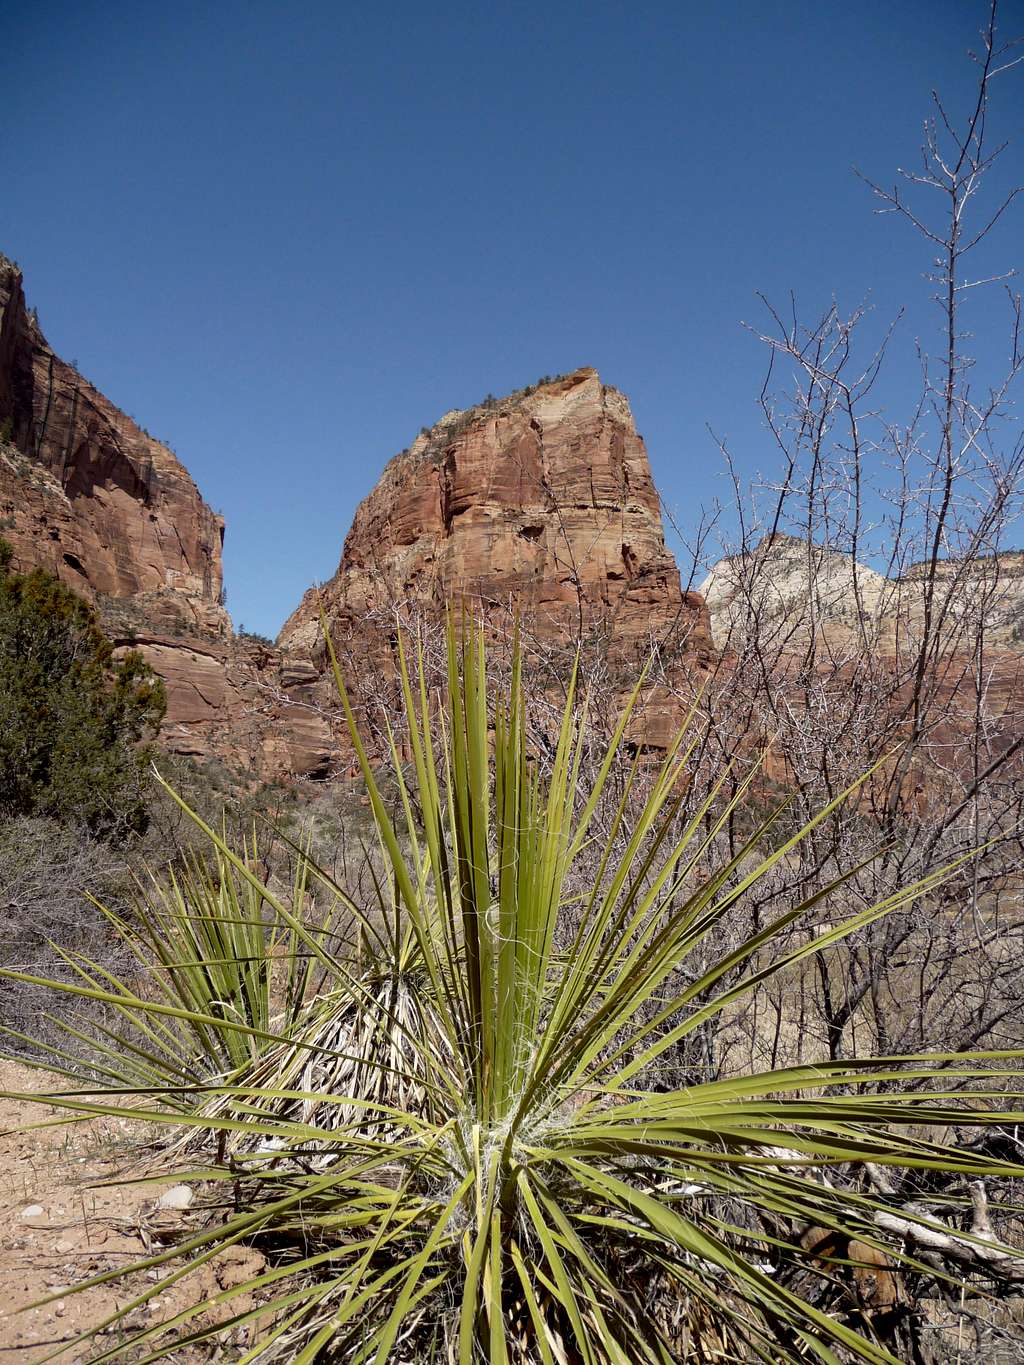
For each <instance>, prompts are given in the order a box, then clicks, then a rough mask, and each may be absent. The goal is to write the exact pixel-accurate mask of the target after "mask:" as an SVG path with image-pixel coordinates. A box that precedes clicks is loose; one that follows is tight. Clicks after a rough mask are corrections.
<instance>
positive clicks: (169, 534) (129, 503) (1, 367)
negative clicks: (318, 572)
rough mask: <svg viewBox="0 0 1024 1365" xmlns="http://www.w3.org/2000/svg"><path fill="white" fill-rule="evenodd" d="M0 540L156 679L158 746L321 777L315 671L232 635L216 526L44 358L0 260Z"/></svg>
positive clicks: (75, 377) (14, 272)
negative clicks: (159, 686)
mask: <svg viewBox="0 0 1024 1365" xmlns="http://www.w3.org/2000/svg"><path fill="white" fill-rule="evenodd" d="M0 535H2V536H3V537H4V538H5V539H6V540H7V541H8V542H9V543H10V544H11V545H12V546H13V548H14V554H15V561H14V562H15V567H16V568H22V569H25V568H33V567H40V568H44V569H47V570H48V571H49V572H51V573H54V574H56V575H57V576H58V577H60V578H61V579H62V580H63V581H64V582H66V583H67V584H68V585H69V586H70V587H72V588H74V589H75V591H76V592H78V593H80V594H81V595H82V596H83V597H85V598H87V599H88V600H89V601H90V602H92V603H93V604H94V605H95V606H96V608H97V609H98V611H99V613H100V617H101V620H102V621H103V624H104V627H105V629H106V630H107V632H108V634H109V635H110V636H111V638H112V639H113V640H114V641H115V643H116V644H119V645H127V644H129V643H130V644H132V645H133V647H136V648H138V649H140V650H141V651H142V653H143V654H144V655H145V656H146V657H147V659H148V660H149V662H150V663H151V664H152V665H153V666H154V667H155V668H156V669H157V671H158V672H159V673H160V674H161V675H162V676H163V678H164V679H165V682H166V684H167V693H168V710H167V717H166V721H165V724H164V728H163V732H162V742H163V743H164V744H166V745H167V747H169V748H171V749H172V750H175V751H177V752H179V753H184V754H189V755H192V756H195V757H198V758H210V757H217V758H220V759H223V760H225V761H227V762H229V763H232V764H236V765H241V766H244V767H246V768H248V769H250V770H251V771H252V772H254V773H256V774H258V775H260V776H263V777H271V776H278V775H281V774H284V773H297V774H321V773H323V772H324V771H325V770H326V767H327V764H328V762H329V758H330V736H329V732H328V730H327V727H326V726H325V724H324V723H323V721H321V720H320V718H319V716H318V715H317V713H316V712H315V711H312V710H311V709H310V708H309V706H308V704H307V692H308V685H309V683H310V681H311V680H312V679H313V677H315V674H314V673H313V670H312V669H311V668H309V666H308V665H303V664H301V663H298V664H292V663H290V662H289V661H285V660H284V659H283V658H282V657H281V656H280V655H279V654H278V653H277V652H276V651H273V650H265V649H260V648H256V649H254V648H253V647H251V646H249V645H247V644H246V643H245V642H244V641H242V642H239V641H237V640H236V639H235V636H234V633H233V631H232V627H231V620H230V617H229V616H228V614H227V612H226V611H225V610H224V607H223V605H222V581H223V580H222V568H221V544H222V541H223V535H224V525H223V521H222V520H221V518H220V517H218V516H216V515H215V514H214V513H213V511H211V509H210V508H209V507H208V506H207V504H206V503H205V502H204V501H203V499H202V497H201V496H200V494H199V490H198V489H197V488H196V485H195V483H194V482H193V480H192V478H191V477H190V475H189V473H188V471H187V470H186V469H185V468H184V466H183V465H182V464H181V463H180V461H179V460H178V459H177V457H176V456H175V454H174V453H173V451H171V450H170V449H169V448H168V447H167V446H166V445H164V444H163V443H162V442H160V441H157V440H154V439H153V438H152V437H151V436H149V435H148V433H146V432H145V431H143V430H142V429H141V428H140V427H139V426H138V425H137V424H136V423H135V422H134V421H132V419H131V418H129V417H127V416H126V415H125V414H124V413H123V412H121V411H120V410H119V409H118V408H117V407H115V406H114V404H113V403H111V402H110V400H109V399H107V398H106V397H105V396H104V395H103V394H102V393H100V392H99V391H98V390H97V389H96V388H95V386H94V385H92V384H90V383H89V382H88V380H86V379H84V378H83V377H82V376H81V375H80V374H79V373H78V371H77V370H76V369H75V367H74V366H72V365H69V364H67V363H66V362H65V361H63V360H61V358H60V357H59V356H58V355H56V354H55V353H54V351H53V349H52V347H51V346H50V345H49V344H48V343H47V341H46V338H45V336H44V335H43V333H42V331H41V330H40V327H39V325H38V322H37V321H36V319H35V317H34V316H33V315H32V314H30V313H29V312H28V310H27V308H26V306H25V296H24V292H23V287H22V278H21V274H20V272H19V271H18V269H17V267H16V266H14V264H13V263H12V262H11V261H9V260H7V259H6V257H3V256H0Z"/></svg>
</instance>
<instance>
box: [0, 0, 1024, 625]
mask: <svg viewBox="0 0 1024 1365" xmlns="http://www.w3.org/2000/svg"><path fill="white" fill-rule="evenodd" d="M3 9H4V18H3V23H2V31H3V67H4V96H3V107H4V114H3V132H2V135H0V249H2V250H4V251H5V252H6V253H7V254H8V255H10V256H13V257H15V258H16V259H17V260H18V261H19V262H20V264H21V266H22V268H23V269H24V271H25V276H26V289H27V293H28V297H29V302H30V303H34V304H35V305H36V306H37V307H38V309H39V314H40V321H41V323H42V325H43V328H44V330H45V332H46V334H47V336H48V338H49V340H50V341H51V343H52V344H53V345H54V347H55V348H56V349H57V350H58V351H59V352H60V353H61V354H62V355H64V356H65V357H67V358H69V359H70V358H76V359H77V361H78V363H79V366H80V368H81V370H82V371H83V373H84V374H86V375H87V376H88V377H89V378H90V379H91V380H92V381H93V382H94V383H96V384H97V385H98V386H99V387H100V388H101V389H102V390H103V391H104V392H105V393H107V394H108V395H109V396H110V397H111V398H112V399H113V400H114V401H115V402H116V403H118V404H119V405H120V406H121V407H123V408H124V409H125V410H126V411H128V412H130V413H132V414H133V415H134V416H135V417H136V418H137V420H139V421H140V422H141V423H143V424H144V425H145V426H146V427H148V428H149V430H150V431H152V432H153V433H154V434H155V435H158V436H160V437H161V438H162V439H165V440H167V441H169V442H170V443H171V445H173V447H174V448H175V450H176V451H177V452H178V454H179V456H180V457H181V459H182V460H183V461H184V462H185V464H186V465H187V466H188V468H189V470H190V471H191V472H192V474H193V475H194V477H195V478H196V480H197V482H198V484H199V486H200V488H201V489H202V492H203V494H204V495H205V497H206V498H207V500H208V501H209V502H210V503H211V504H212V505H213V506H214V507H215V508H217V509H219V510H221V511H223V513H224V514H225V516H226V517H227V523H228V531H227V543H226V551H225V559H226V571H227V588H228V606H229V608H230V609H231V612H232V614H233V616H234V619H235V623H236V625H237V624H239V623H240V622H241V623H244V624H245V625H246V626H247V627H248V628H249V629H258V630H261V631H264V632H266V633H270V634H273V633H275V632H276V630H277V629H278V627H279V625H280V624H281V622H282V620H283V619H284V617H285V616H286V615H287V614H288V612H289V611H290V610H291V609H292V608H293V607H294V606H295V604H296V603H297V602H298V599H299V597H300V595H301V593H302V592H303V590H304V589H305V588H306V587H308V586H309V584H310V583H311V582H313V581H314V580H316V579H323V578H326V577H328V576H329V575H330V574H331V573H333V571H334V569H335V567H336V565H337V561H338V557H339V554H340V550H341V544H342V540H343V538H344V535H345V533H346V531H347V529H348V527H349V524H350V521H351V517H352V513H353V510H354V508H355V506H356V504H357V502H358V501H359V499H360V498H362V497H363V496H364V495H365V494H366V493H367V492H368V491H369V490H370V488H371V487H372V486H373V483H374V482H375V480H376V477H377V475H378V473H379V472H380V470H381V469H382V467H383V466H384V464H385V462H386V461H387V460H388V459H389V458H390V456H391V455H392V454H393V453H394V452H395V451H396V450H399V449H401V448H402V447H403V446H405V445H407V444H408V443H409V442H410V441H411V439H412V438H413V437H414V436H415V434H416V433H417V432H418V430H419V428H420V427H421V426H422V425H424V424H425V423H431V422H433V421H435V420H436V418H437V417H438V416H440V415H441V413H443V412H444V411H445V410H447V409H449V408H452V407H460V406H466V405H468V404H470V403H472V402H474V401H476V400H478V399H479V398H481V397H482V396H483V395H484V394H486V393H488V392H491V393H495V394H501V393H504V392H507V391H509V390H511V389H513V388H516V387H519V386H520V385H522V384H525V383H529V382H531V381H533V380H535V379H536V378H537V376H538V375H540V374H542V373H546V372H557V371H563V370H570V369H574V368H576V367H577V366H579V365H584V364H590V365H596V366H597V367H598V369H599V370H600V371H601V374H602V376H603V378H604V379H605V380H606V382H609V383H612V384H615V385H617V386H618V387H619V388H621V389H624V390H625V391H626V393H628V394H629V396H630V398H631V400H632V403H633V409H634V412H635V414H636V417H637V421H638V425H639V428H640V431H641V432H642V433H643V435H644V436H645V438H646V440H647V443H648V448H649V451H650V454H651V460H652V464H653V468H654V473H655V478H656V480H657V482H658V484H659V486H660V488H661V490H662V493H663V496H664V498H665V500H666V502H667V503H668V504H669V505H670V506H671V507H672V508H673V509H674V510H675V512H676V514H677V516H678V517H679V518H680V520H681V522H682V523H683V524H684V525H687V524H690V523H692V522H693V521H694V520H695V519H696V515H697V511H698V508H699V505H700V503H701V502H702V501H706V500H708V499H710V498H712V497H713V496H714V495H715V494H716V492H717V493H724V492H725V491H726V490H725V488H724V486H723V482H722V478H721V475H720V471H719V465H718V460H717V455H716V451H715V447H714V445H713V443H712V442H711V440H710V438H709V436H708V434H707V430H706V427H707V425H708V424H710V425H712V426H713V427H714V428H715V429H716V430H718V431H720V432H721V433H723V434H725V435H727V436H728V437H729V439H730V443H731V445H732V448H733V450H734V452H735V454H736V457H737V460H738V461H739V463H740V466H741V467H742V469H743V470H744V471H745V472H753V471H754V470H755V469H756V468H759V467H761V468H766V469H769V468H771V465H772V461H773V458H774V457H773V456H772V453H771V450H770V447H769V444H768V442H767V440H766V438H765V435H764V432H763V431H762V428H761V425H760V419H759V414H758V411H757V407H756V398H757V394H758V390H759V387H760V383H761V378H762V365H763V356H762V355H761V353H760V349H759V346H758V344H757V343H756V342H755V341H753V340H752V339H751V337H750V336H749V334H747V333H746V332H745V331H744V329H743V328H742V326H741V322H742V320H744V319H747V320H750V319H754V318H756V316H757V309H758V305H757V302H756V299H755V291H757V290H763V291H765V292H766V293H767V294H768V295H769V296H772V297H773V298H776V299H780V300H783V301H784V300H785V299H786V297H787V294H788V291H789V290H790V288H794V289H796V290H797V293H798V296H799V298H800V300H801V301H802V303H803V304H805V305H806V307H807V309H808V311H812V310H813V309H816V308H818V307H821V308H824V307H825V306H826V305H827V303H828V301H829V299H830V298H831V297H832V295H833V293H834V294H835V295H836V296H837V297H838V299H839V302H840V304H841V305H842V306H843V307H844V308H846V307H849V308H852V307H853V306H854V305H855V304H857V303H858V302H860V301H862V300H863V299H865V298H868V299H870V300H871V301H873V302H874V303H875V305H876V306H877V308H878V310H879V315H880V316H881V315H882V314H884V315H885V316H886V317H888V316H889V314H890V313H892V312H894V311H895V309H896V307H897V306H898V305H899V304H901V303H909V304H912V305H914V307H912V309H911V311H910V313H909V314H908V321H907V323H906V325H905V326H904V329H903V333H902V342H901V348H900V349H899V353H898V354H894V358H893V367H892V369H891V371H890V379H889V381H888V383H889V388H888V389H887V390H886V392H887V394H890V395H892V396H893V398H894V399H895V398H897V397H898V396H899V395H900V392H901V388H902V387H903V386H908V387H909V386H913V385H914V384H915V382H916V369H915V362H914V359H913V340H914V336H915V334H918V333H921V334H926V333H927V329H928V328H930V327H931V326H932V325H933V319H931V317H930V315H929V313H928V311H927V309H926V308H925V307H923V305H921V304H920V301H921V300H923V299H924V298H925V297H926V288H925V286H923V285H922V283H921V279H920V276H921V272H922V271H923V270H924V269H926V268H927V266H928V261H927V254H926V253H925V252H923V250H922V247H921V244H920V243H919V242H918V241H916V240H915V239H914V238H913V236H912V234H911V233H910V232H909V230H907V229H905V228H903V227H901V226H900V225H899V224H896V223H894V222H893V221H892V220H891V219H885V218H878V217H875V216H873V214H872V204H871V199H870V195H869V193H868V191H867V190H866V189H865V187H864V186H863V184H862V183H861V182H859V181H858V180H857V179H856V178H855V176H854V175H853V174H852V172H851V166H852V165H854V164H856V165H858V166H860V167H861V168H862V169H863V170H864V171H865V172H866V173H868V174H870V175H872V176H873V177H875V178H880V179H883V180H885V179H889V178H891V176H892V175H893V173H894V171H895V167H896V166H897V164H900V163H903V164H906V163H907V162H908V161H909V160H910V159H911V158H912V157H913V156H914V153H915V149H916V148H917V146H918V145H919V141H920V129H921V123H922V119H923V118H924V116H925V115H926V114H927V112H928V107H929V91H930V89H931V88H932V87H933V86H938V87H939V88H940V89H941V90H942V91H943V92H944V93H945V95H946V97H947V98H948V100H949V102H950V104H951V105H952V106H953V107H954V109H956V110H963V109H964V108H965V107H966V104H967V102H968V101H969V99H970V97H971V94H972V91H973V74H972V70H971V68H970V66H969V64H968V63H967V61H966V59H965V55H964V54H965V52H966V49H967V48H968V47H969V46H970V45H971V44H972V43H973V42H974V40H975V38H976V34H977V31H978V28H979V27H980V25H981V23H982V21H983V19H984V17H985V12H986V6H985V4H984V3H983V2H979V0H898V2H896V3H894V0H842V2H840V0H813V2H805V0H789V3H784V2H783V0H764V3H753V0H731V2H730V0H717V2H713V0H702V3H693V2H691V3H687V2H686V0H675V2H674V3H667V2H665V3H661V2H660V3H643V2H640V3H627V2H626V0H616V2H615V3H610V2H607V0H593V2H592V3H559V2H558V0H546V3H541V0H520V2H519V3H510V2H506V3H495V4H484V3H455V2H454V0H437V3H435V4H431V5H424V4H420V3H409V0H395V2H394V3H392V4H389V5H370V4H365V3H364V4H358V5H356V4H351V3H337V2H336V0H335V2H334V3H328V2H327V0H307V3H305V4H304V5H302V6H298V5H290V4H285V3H267V2H266V0H245V2H244V3H238V0H219V3H217V4H206V3H203V4H195V3H190V2H189V0H184V2H183V3H176V4H174V5H168V4H164V3H161V4H154V3H151V0H141V3H133V4H130V5H129V4H126V3H120V2H119V0H104V2H103V3H94V2H92V0H75V2H74V3H67V0H56V3H53V4H50V5H47V6H40V5H39V4H37V3H35V0H28V2H26V0H6V4H5V5H4V6H3ZM1002 28H1003V31H1004V35H1005V36H1010V33H1011V31H1012V32H1014V33H1020V32H1022V31H1024V0H1004V3H1003V5H1002ZM994 96H995V102H994V111H993V117H994V119H995V120H996V123H997V126H998V128H999V130H1001V132H1002V133H1003V135H1005V136H1010V137H1014V136H1016V135H1018V134H1020V135H1022V136H1021V143H1020V144H1017V145H1015V146H1014V147H1013V148H1012V149H1011V152H1010V154H1009V155H1010V158H1012V160H1011V161H1009V162H1008V163H1007V166H1006V172H1005V173H1006V175H1007V176H1012V175H1013V173H1014V172H1016V175H1017V178H1018V179H1024V148H1022V145H1021V144H1024V119H1022V117H1021V115H1022V114H1024V80H1020V79H1012V78H1007V79H1005V80H1004V81H1003V82H1002V85H1001V86H1000V87H997V89H996V90H995V91H994ZM1022 221H1024V218H1022V217H1021V216H1018V217H1017V219H1016V220H1015V221H1014V222H1012V223H1011V224H1009V225H1007V226H1006V227H1005V228H1001V229H1000V231H1001V233H1002V236H1001V237H999V238H998V240H996V241H995V243H994V247H996V248H998V251H997V256H998V258H999V262H1000V263H1006V261H1005V258H1006V256H1007V255H1009V256H1010V258H1011V259H1012V257H1013V255H1014V254H1016V255H1017V257H1018V261H1017V264H1020V263H1021V262H1020V260H1019V257H1020V256H1021V254H1022V253H1021V252H1020V251H1019V250H1017V249H1016V248H1017V247H1018V246H1019V243H1020V240H1021V236H1022V231H1021V228H1022Z"/></svg>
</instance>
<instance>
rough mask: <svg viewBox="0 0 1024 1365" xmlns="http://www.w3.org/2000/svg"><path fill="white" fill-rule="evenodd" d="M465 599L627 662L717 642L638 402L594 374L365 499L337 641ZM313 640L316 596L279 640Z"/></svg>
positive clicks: (548, 390)
mask: <svg viewBox="0 0 1024 1365" xmlns="http://www.w3.org/2000/svg"><path fill="white" fill-rule="evenodd" d="M459 599H468V600H469V601H470V602H471V603H472V604H473V606H474V608H475V609H478V610H483V612H484V613H485V614H489V615H490V616H492V617H495V618H500V619H502V620H507V619H508V617H509V615H510V614H517V615H519V616H520V617H521V618H522V619H523V622H524V625H525V626H526V627H527V629H528V630H529V632H530V633H532V634H533V635H535V636H536V637H539V638H540V639H541V640H546V641H550V642H556V643H558V642H561V643H574V642H575V641H576V640H577V639H583V640H587V639H592V638H593V637H595V636H599V637H602V638H603V640H604V641H605V643H606V644H607V646H608V652H609V657H611V658H612V659H613V660H616V661H618V662H621V663H625V662H626V661H633V660H636V659H639V658H641V657H646V655H647V654H648V652H649V650H650V647H651V644H652V643H653V642H655V641H657V642H660V643H661V644H662V645H663V647H665V648H666V649H667V650H668V652H669V653H671V654H673V655H675V654H679V653H680V652H683V651H685V652H686V653H687V654H690V655H692V654H693V653H694V652H698V653H699V652H703V651H706V650H707V649H708V648H709V645H710V636H709V633H708V627H707V618H706V613H705V611H704V608H703V603H702V601H701V599H700V598H699V597H697V596H696V595H695V594H684V593H683V592H682V591H681V589H680V583H679V571H678V569H677V568H676V563H675V560H674V559H673V557H672V555H671V553H670V552H669V551H668V550H667V549H666V546H665V536H664V530H663V528H662V522H661V512H660V507H659V500H658V494H657V490H656V489H655V487H654V482H653V480H652V478H651V470H650V465H649V464H648V460H647V452H646V450H645V448H644V443H643V440H642V439H641V437H640V436H638V435H637V432H636V428H635V426H634V423H633V418H632V414H631V413H630V410H629V404H628V402H627V400H626V398H625V397H624V396H623V395H622V394H621V393H619V392H618V391H617V390H615V389H612V388H608V387H607V386H606V385H604V384H602V383H601V380H600V378H599V377H598V375H597V372H596V371H595V370H592V369H583V370H577V371H576V372H575V373H574V374H570V375H566V376H564V377H562V378H559V379H556V380H552V381H550V382H547V383H544V384H541V385H540V386H538V387H537V388H536V389H524V390H521V391H520V392H519V393H516V394H513V395H512V396H511V397H509V398H507V399H503V400H500V401H497V402H495V401H493V400H489V401H488V402H486V403H484V404H482V405H480V406H478V407H475V408H472V409H469V410H468V411H466V412H452V413H448V414H447V415H446V416H445V417H443V418H442V419H441V421H440V422H438V423H437V424H436V425H435V426H434V427H433V428H432V429H431V430H430V431H429V432H427V431H424V432H423V433H422V434H421V435H420V436H419V437H417V439H416V440H415V441H414V442H413V444H412V446H411V447H410V448H409V449H408V450H406V451H403V452H402V453H401V454H400V455H397V456H396V457H395V458H394V459H393V460H392V461H391V463H390V464H389V465H388V466H387V468H386V469H385V470H384V473H383V475H382V477H381V479H380V482H379V483H378V484H377V486H376V488H375V489H374V490H373V492H372V493H371V494H370V496H369V497H368V498H366V499H365V501H364V502H363V503H362V504H361V505H360V507H359V509H358V511H357V512H356V516H355V520H354V522H353V524H352V529H351V530H350V531H349V534H348V536H347V538H346V540H345V546H344V550H343V552H342V557H341V563H340V565H339V567H338V571H337V573H336V575H335V576H334V578H333V579H332V580H331V582H330V583H328V584H327V585H326V587H325V588H324V589H323V590H322V593H321V600H322V601H323V604H324V609H325V611H326V614H327V617H328V620H329V621H330V623H331V627H332V631H334V632H335V634H336V635H339V636H345V635H349V636H351V635H352V634H353V633H355V634H356V635H361V634H363V633H365V623H366V622H367V620H368V619H371V618H374V617H376V616H379V615H383V616H384V617H385V618H386V615H387V613H388V611H389V610H390V609H392V608H393V607H395V606H398V607H401V608H411V609H414V610H416V611H419V612H425V613H427V614H428V615H434V616H441V615H442V613H443V611H444V609H445V607H446V606H447V605H448V604H449V603H451V602H453V601H457V600H459ZM385 624H386V621H385ZM318 635H319V621H318V605H317V597H316V594H315V593H313V592H312V591H311V592H309V593H307V594H306V596H305V598H304V599H303V601H302V604H301V605H300V606H299V608H298V610H297V611H296V612H295V613H294V614H293V615H292V617H291V618H290V619H289V620H288V621H287V622H286V624H285V626H284V629H283V630H282V632H281V635H280V642H281V644H282V645H284V646H285V647H287V648H289V649H291V650H301V651H303V652H304V653H306V654H308V655H309V656H310V657H314V658H315V657H319V654H318ZM378 635H380V632H379V631H378ZM386 637H387V632H386V630H385V631H384V637H383V638H384V640H385V642H386ZM367 647H368V648H370V649H371V650H373V642H372V641H371V642H368V643H367Z"/></svg>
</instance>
